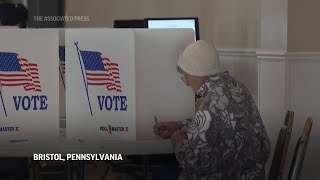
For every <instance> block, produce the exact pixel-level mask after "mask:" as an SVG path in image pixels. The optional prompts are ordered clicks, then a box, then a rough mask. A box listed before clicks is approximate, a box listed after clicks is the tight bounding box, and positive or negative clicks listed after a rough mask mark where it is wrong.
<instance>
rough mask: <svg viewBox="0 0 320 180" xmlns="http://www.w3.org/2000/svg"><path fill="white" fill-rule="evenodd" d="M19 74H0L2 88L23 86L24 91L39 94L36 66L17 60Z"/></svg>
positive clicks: (14, 72)
mask: <svg viewBox="0 0 320 180" xmlns="http://www.w3.org/2000/svg"><path fill="white" fill-rule="evenodd" d="M18 60H19V64H20V67H21V70H22V71H21V72H16V71H13V72H10V71H8V72H1V73H0V81H1V85H2V86H23V87H24V89H25V90H26V91H38V92H41V86H40V78H39V73H38V65H37V64H34V63H29V62H28V60H27V59H23V58H18Z"/></svg>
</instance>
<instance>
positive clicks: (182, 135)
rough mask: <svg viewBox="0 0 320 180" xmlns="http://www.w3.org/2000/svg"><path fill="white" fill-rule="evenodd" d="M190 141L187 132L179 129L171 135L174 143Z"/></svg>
mask: <svg viewBox="0 0 320 180" xmlns="http://www.w3.org/2000/svg"><path fill="white" fill-rule="evenodd" d="M186 139H188V134H187V130H185V129H178V130H176V131H175V132H174V133H173V134H172V135H171V141H172V142H173V143H178V142H182V141H183V140H186Z"/></svg>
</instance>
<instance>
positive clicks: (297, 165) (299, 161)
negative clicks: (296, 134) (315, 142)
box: [288, 117, 312, 180]
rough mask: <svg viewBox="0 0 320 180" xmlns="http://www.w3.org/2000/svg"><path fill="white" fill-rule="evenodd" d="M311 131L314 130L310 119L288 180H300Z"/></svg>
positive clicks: (301, 137)
mask: <svg viewBox="0 0 320 180" xmlns="http://www.w3.org/2000/svg"><path fill="white" fill-rule="evenodd" d="M311 129H312V119H311V118H310V117H308V119H307V121H306V122H305V124H304V128H303V132H302V135H301V136H300V138H299V140H298V142H297V144H296V147H295V151H294V154H293V158H292V162H291V165H290V171H289V176H288V180H299V178H300V174H301V170H302V167H303V160H304V156H305V154H306V150H307V146H308V142H309V138H310V133H311Z"/></svg>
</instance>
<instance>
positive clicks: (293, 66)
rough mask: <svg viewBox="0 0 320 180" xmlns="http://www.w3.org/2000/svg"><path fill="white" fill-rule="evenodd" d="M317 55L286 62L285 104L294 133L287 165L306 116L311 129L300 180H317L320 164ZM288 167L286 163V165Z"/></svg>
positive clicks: (319, 85)
mask: <svg viewBox="0 0 320 180" xmlns="http://www.w3.org/2000/svg"><path fill="white" fill-rule="evenodd" d="M319 59H320V54H319V53H318V54H314V55H303V56H300V57H299V56H298V57H297V55H295V54H293V55H292V56H291V57H290V58H289V59H288V75H289V77H288V79H287V80H288V82H289V86H288V97H289V98H288V105H289V108H290V109H291V110H293V111H294V112H295V118H294V126H293V130H292V131H293V134H292V136H291V144H290V147H289V149H290V150H291V151H289V154H288V155H289V157H290V158H289V162H291V157H292V155H293V149H294V147H295V143H296V141H297V140H298V137H299V136H300V135H301V134H302V130H303V126H304V123H305V121H306V119H307V117H308V116H310V117H312V120H313V127H312V131H311V135H310V140H309V145H308V149H307V152H306V156H305V161H304V167H303V170H302V176H301V178H300V179H317V178H316V177H317V176H318V174H319V172H318V171H319V168H318V166H319V165H318V164H319V162H320V154H319V152H320V145H319V142H320V141H319V140H320V113H319V102H320V95H319V92H320V83H319V77H320V60H319ZM288 164H289V163H288Z"/></svg>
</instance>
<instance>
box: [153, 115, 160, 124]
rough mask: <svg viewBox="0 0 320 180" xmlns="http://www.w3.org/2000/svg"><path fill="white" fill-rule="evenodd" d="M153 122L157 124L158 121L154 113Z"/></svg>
mask: <svg viewBox="0 0 320 180" xmlns="http://www.w3.org/2000/svg"><path fill="white" fill-rule="evenodd" d="M154 122H155V123H156V124H158V123H159V122H158V118H157V116H156V115H154Z"/></svg>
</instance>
